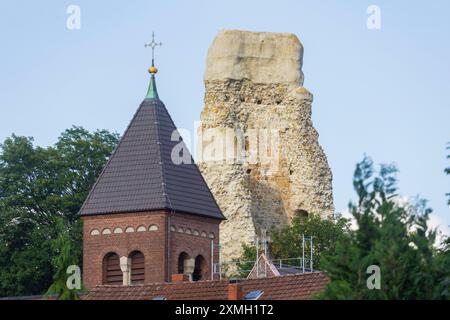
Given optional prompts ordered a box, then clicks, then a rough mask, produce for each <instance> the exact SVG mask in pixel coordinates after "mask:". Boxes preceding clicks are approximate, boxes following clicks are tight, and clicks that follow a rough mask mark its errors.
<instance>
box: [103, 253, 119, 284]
mask: <svg viewBox="0 0 450 320" xmlns="http://www.w3.org/2000/svg"><path fill="white" fill-rule="evenodd" d="M103 284H111V285H122V284H123V274H122V270H120V259H119V256H118V255H117V254H116V253H114V252H110V253H108V254H107V255H105V257H104V258H103Z"/></svg>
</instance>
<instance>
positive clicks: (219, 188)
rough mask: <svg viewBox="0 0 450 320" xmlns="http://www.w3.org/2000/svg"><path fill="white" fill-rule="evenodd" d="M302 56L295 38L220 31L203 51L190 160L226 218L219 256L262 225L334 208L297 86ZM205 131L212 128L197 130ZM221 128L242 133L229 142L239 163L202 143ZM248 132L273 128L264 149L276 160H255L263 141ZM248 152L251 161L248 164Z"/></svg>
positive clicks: (232, 253)
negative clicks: (196, 144) (195, 147)
mask: <svg viewBox="0 0 450 320" xmlns="http://www.w3.org/2000/svg"><path fill="white" fill-rule="evenodd" d="M302 57H303V47H302V45H301V43H300V41H299V40H298V39H297V37H296V36H295V35H293V34H288V33H257V32H245V31H237V30H225V31H222V32H220V33H219V34H218V36H217V37H216V38H215V40H214V42H213V44H212V46H211V47H210V49H209V52H208V61H207V68H206V71H205V77H204V82H205V98H204V109H203V111H202V113H201V121H202V124H201V127H200V128H199V132H198V133H199V140H200V143H201V148H199V153H198V155H197V157H198V161H197V163H198V165H199V168H200V170H201V172H202V174H203V176H204V178H205V180H206V181H207V183H208V185H209V187H210V189H211V191H212V193H213V194H214V197H215V199H216V201H217V202H218V204H219V206H220V208H221V210H222V212H223V213H224V214H225V216H226V217H227V219H228V220H226V221H223V222H222V224H221V226H220V228H221V230H220V233H221V244H222V248H223V249H222V259H223V260H225V261H227V260H230V259H232V258H236V257H238V256H239V255H240V252H241V245H242V243H250V242H252V241H253V240H254V237H255V235H256V234H258V233H260V232H261V230H262V229H266V230H268V229H271V228H278V227H280V226H283V225H286V224H288V223H289V222H290V220H291V219H292V218H293V217H294V216H295V215H296V214H307V213H308V214H311V213H315V214H320V215H321V216H322V217H330V216H332V214H333V212H334V206H333V196H332V175H331V170H330V168H329V165H328V162H327V158H326V156H325V153H324V152H323V150H322V148H321V147H320V145H319V143H318V134H317V132H316V130H315V129H314V127H313V124H312V121H311V104H312V101H313V96H312V94H311V93H310V92H309V91H308V90H307V89H306V88H304V87H303V73H302V71H301V67H302ZM210 128H216V129H217V128H220V130H219V133H218V134H215V136H214V137H211V135H205V132H206V131H207V129H210ZM226 129H228V130H231V131H233V132H234V133H235V134H236V136H240V135H242V136H243V139H242V141H241V143H239V142H236V141H237V140H235V143H237V144H238V145H239V146H238V147H237V148H236V146H234V148H235V149H236V150H241V149H240V147H242V150H243V153H244V154H245V157H244V158H243V160H242V159H239V157H235V158H232V159H230V157H229V154H227V156H226V157H225V158H223V159H220V158H217V157H216V158H214V157H212V158H211V157H209V156H210V155H209V154H208V153H210V152H211V148H209V149H208V144H211V143H217V141H218V140H221V139H222V140H226V139H227V138H225V137H224V134H223V132H224V131H225V130H226ZM255 129H256V130H257V131H258V130H261V129H263V130H266V132H276V135H275V136H273V135H272V136H271V139H278V143H277V144H276V145H274V148H273V150H271V151H270V155H271V156H274V155H276V157H275V160H276V163H274V161H273V160H271V161H263V160H264V159H263V158H262V157H261V156H262V149H264V148H266V147H267V146H269V147H270V142H266V143H265V144H264V143H262V141H261V140H264V139H262V138H261V137H259V138H258V137H255V136H254V135H252V134H251V133H250V132H251V131H252V130H253V131H254V130H255ZM220 132H221V133H220ZM238 140H239V139H238ZM255 140H256V141H255ZM223 145H226V143H223ZM223 145H220V147H219V149H220V148H222V146H223ZM252 145H253V146H252ZM213 149H214V148H213ZM236 150H234V151H236ZM220 151H222V150H220ZM264 151H265V150H264ZM213 152H215V153H217V147H216V150H214V151H213ZM254 152H257V153H258V156H257V157H256V159H257V161H249V158H251V157H252V154H253V153H254ZM225 153H226V152H225ZM225 153H224V154H225ZM238 153H239V152H235V153H234V155H237V154H238Z"/></svg>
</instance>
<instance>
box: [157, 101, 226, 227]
mask: <svg viewBox="0 0 450 320" xmlns="http://www.w3.org/2000/svg"><path fill="white" fill-rule="evenodd" d="M161 104H162V106H163V107H164V108H166V106H165V105H164V103H163V102H162V101H161ZM166 111H167V109H166ZM166 113H167V115H168V117H169V120H170V122H171V123H172V125H173V127H174V128H175V130H177V131H178V127H177V126H176V125H175V122H174V121H173V119H172V116H171V115H170V113H169V112H166ZM178 136H179V141H178V142H180V141H181V142H183V144H184V146H185V147H186V148H187V150H188V152H189V156H190V157H191V163H190V164H191V165H193V166H194V169H195V170H196V171H197V173H198V174H199V175H200V178H201V179H202V181H203V183H204V184H205V185H206V186H207V188H206V189H207V191H208V192H209V194H210V195H211V198H212V199H213V201H214V203H215V205H216V206H217V209H219V212H220V214H221V215H222V217H223V218H224V220H226V217H225V216H224V215H223V213H222V210H221V209H220V207H219V204H218V203H217V201H216V198H215V197H214V195H213V193H212V192H211V189H210V188H209V185H208V183H207V182H206V180H205V178H204V177H203V174H202V173H201V172H200V169H199V167H198V165H197V163H196V162H195V161H194V157H193V156H192V152H191V150H189V147H188V146H187V145H186V143H185V142H184V139H183V137H182V136H181V134H180V132H179V131H178Z"/></svg>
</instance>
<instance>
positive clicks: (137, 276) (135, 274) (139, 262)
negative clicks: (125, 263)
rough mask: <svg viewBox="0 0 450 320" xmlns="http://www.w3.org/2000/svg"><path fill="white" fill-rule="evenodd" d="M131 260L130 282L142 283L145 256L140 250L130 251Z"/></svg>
mask: <svg viewBox="0 0 450 320" xmlns="http://www.w3.org/2000/svg"><path fill="white" fill-rule="evenodd" d="M130 260H131V284H139V283H144V280H145V258H144V255H143V254H142V252H140V251H133V252H132V253H130Z"/></svg>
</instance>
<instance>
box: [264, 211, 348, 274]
mask: <svg viewBox="0 0 450 320" xmlns="http://www.w3.org/2000/svg"><path fill="white" fill-rule="evenodd" d="M348 228H349V222H348V220H347V219H345V218H342V217H341V216H340V215H336V217H334V218H329V219H322V218H321V217H320V216H319V215H317V214H311V215H308V216H307V217H302V216H297V217H295V218H294V219H293V220H292V224H291V225H290V226H287V227H284V228H282V229H281V230H278V231H273V232H272V233H271V245H270V250H271V253H272V256H273V257H274V258H275V259H290V258H298V257H300V256H301V255H302V245H303V235H304V236H305V237H313V261H314V263H315V265H316V268H318V269H320V257H321V256H322V254H325V253H330V254H332V253H333V252H334V249H335V244H336V241H337V240H338V239H339V238H340V237H341V236H343V234H345V233H346V232H347V231H348ZM310 249H311V248H310V244H309V241H307V242H305V255H306V256H308V257H309V252H310Z"/></svg>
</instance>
